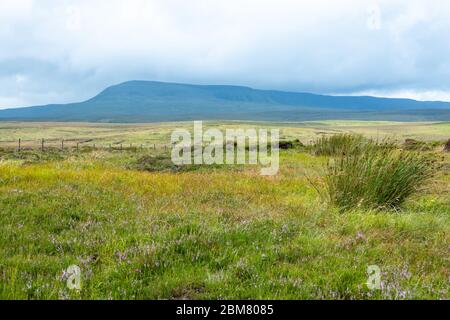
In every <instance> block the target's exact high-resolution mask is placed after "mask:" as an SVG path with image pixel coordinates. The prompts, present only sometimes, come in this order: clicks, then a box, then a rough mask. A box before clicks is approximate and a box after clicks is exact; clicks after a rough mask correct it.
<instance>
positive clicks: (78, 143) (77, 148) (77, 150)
mask: <svg viewBox="0 0 450 320" xmlns="http://www.w3.org/2000/svg"><path fill="white" fill-rule="evenodd" d="M79 144H80V143H79V142H77V152H78V145H79Z"/></svg>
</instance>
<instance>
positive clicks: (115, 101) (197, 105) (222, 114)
mask: <svg viewBox="0 0 450 320" xmlns="http://www.w3.org/2000/svg"><path fill="white" fill-rule="evenodd" d="M193 119H203V120H218V119H222V120H267V121H305V120H324V119H354V120H397V121H450V103H449V102H439V101H416V100H411V99H392V98H376V97H369V96H327V95H318V94H312V93H302V92H285V91H277V90H258V89H252V88H249V87H243V86H231V85H194V84H181V83H166V82H157V81H136V80H135V81H127V82H124V83H121V84H118V85H114V86H110V87H108V88H106V89H105V90H103V91H102V92H100V93H99V94H98V95H96V96H95V97H93V98H91V99H89V100H86V101H84V102H78V103H69V104H52V105H45V106H34V107H26V108H15V109H5V110H0V120H3V121H7V120H16V121H92V122H156V121H182V120H193Z"/></svg>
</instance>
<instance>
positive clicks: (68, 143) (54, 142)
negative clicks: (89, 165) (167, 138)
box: [0, 138, 170, 152]
mask: <svg viewBox="0 0 450 320" xmlns="http://www.w3.org/2000/svg"><path fill="white" fill-rule="evenodd" d="M169 147H170V145H168V144H156V143H126V142H124V141H122V142H114V143H104V142H102V141H96V140H94V139H44V138H42V139H39V140H24V139H18V140H10V141H0V149H3V150H14V151H17V152H22V151H42V152H45V151H58V150H59V151H86V150H105V151H134V152H137V151H139V150H148V149H153V150H169Z"/></svg>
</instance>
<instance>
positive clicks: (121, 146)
mask: <svg viewBox="0 0 450 320" xmlns="http://www.w3.org/2000/svg"><path fill="white" fill-rule="evenodd" d="M120 152H122V144H120Z"/></svg>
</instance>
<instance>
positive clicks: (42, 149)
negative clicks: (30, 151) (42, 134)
mask: <svg viewBox="0 0 450 320" xmlns="http://www.w3.org/2000/svg"><path fill="white" fill-rule="evenodd" d="M41 151H42V152H44V138H42V140H41Z"/></svg>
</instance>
